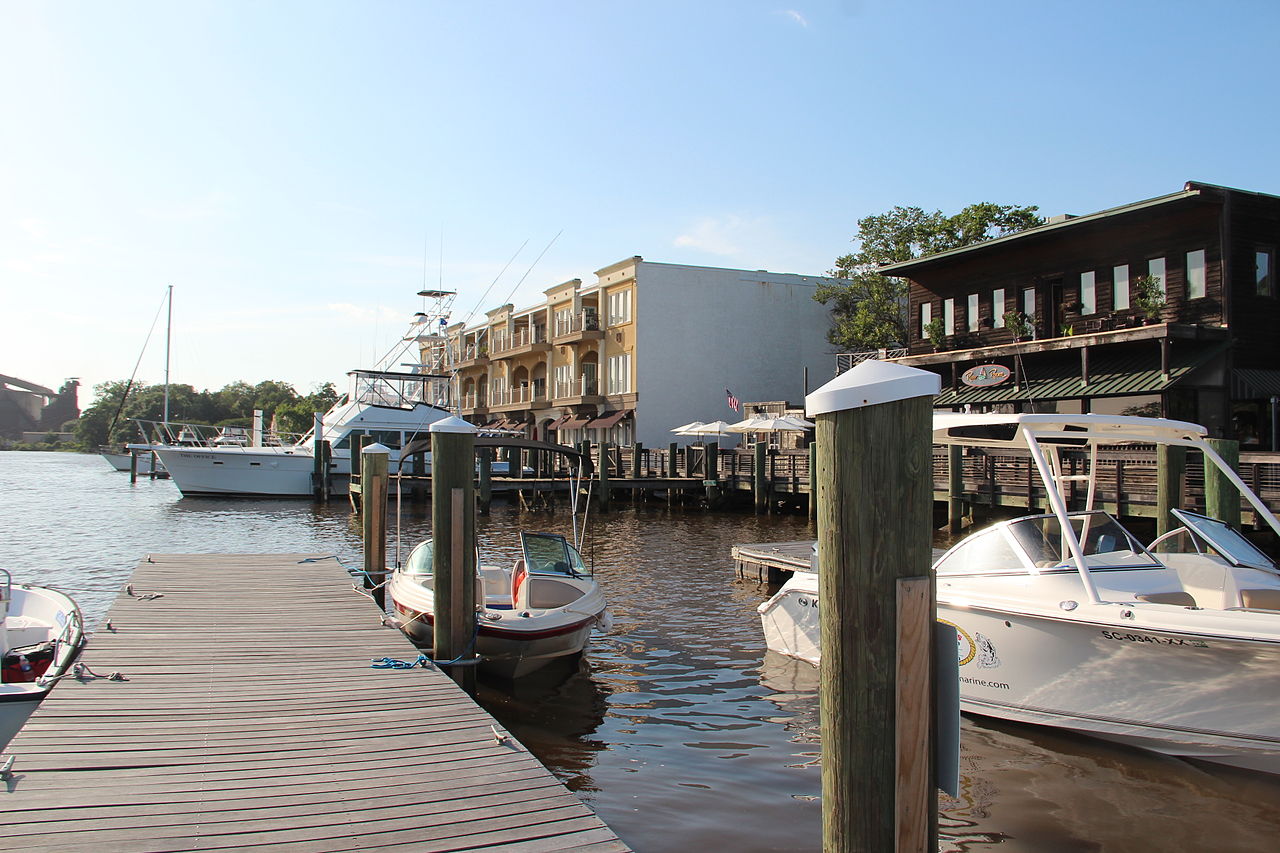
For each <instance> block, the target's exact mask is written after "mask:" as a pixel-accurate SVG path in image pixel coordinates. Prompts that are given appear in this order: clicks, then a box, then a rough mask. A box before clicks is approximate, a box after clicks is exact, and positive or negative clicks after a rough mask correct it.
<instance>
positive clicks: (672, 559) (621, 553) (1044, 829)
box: [0, 452, 1280, 853]
mask: <svg viewBox="0 0 1280 853" xmlns="http://www.w3.org/2000/svg"><path fill="white" fill-rule="evenodd" d="M428 516H429V513H428V511H427V509H426V508H425V507H419V508H413V509H409V508H407V507H406V511H405V517H404V520H403V530H404V535H403V541H405V542H406V543H413V542H416V541H417V540H418V539H419V538H420V537H421V536H423V535H424V534H425V533H426V532H427V529H428V526H429V517H428ZM0 520H2V523H3V533H0V567H3V568H6V569H9V570H10V571H12V572H13V573H14V575H15V579H18V580H29V581H35V582H39V583H48V584H52V585H56V586H59V587H62V588H64V589H66V590H68V591H69V592H71V593H72V594H73V595H74V596H75V597H76V598H77V600H78V601H79V602H80V604H81V606H82V607H83V608H84V610H85V611H86V615H87V617H88V620H89V623H90V624H91V625H93V624H96V623H98V622H99V620H101V618H102V617H103V616H104V615H105V614H106V612H107V608H108V607H109V606H110V603H111V601H112V600H113V599H114V598H115V595H116V593H117V591H118V589H119V587H120V585H121V584H123V583H124V581H125V580H126V579H127V578H128V577H129V574H130V572H131V571H132V569H133V567H134V565H135V564H136V563H137V562H138V561H139V559H141V558H143V557H144V556H145V555H146V553H147V552H150V551H154V552H167V553H195V552H227V553H231V552H240V553H245V552H272V551H292V552H299V551H304V552H318V553H326V554H336V555H338V557H339V558H340V559H341V560H342V561H343V562H345V563H347V564H348V565H358V563H359V553H360V545H359V539H358V537H357V535H356V528H355V527H354V526H353V524H352V520H351V516H350V512H349V510H348V507H347V505H346V504H345V503H343V502H340V501H335V502H334V503H331V504H329V505H327V506H325V505H316V504H312V503H311V502H309V501H238V500H206V499H188V498H181V497H180V496H179V494H178V492H177V490H176V489H175V488H174V486H173V485H172V484H171V483H169V482H167V481H154V482H153V481H148V480H141V481H139V482H138V483H137V484H136V485H134V486H130V485H129V481H128V475H127V474H121V473H117V472H115V471H113V470H111V468H110V467H109V466H108V465H107V463H106V462H105V461H103V460H102V459H100V458H99V457H96V456H80V455H74V454H55V453H12V452H10V453H0ZM522 526H525V527H527V528H529V529H541V530H552V531H558V532H563V533H566V534H568V533H569V518H568V513H567V512H565V511H563V510H561V511H558V512H557V513H555V514H554V515H553V514H549V513H525V514H523V515H521V514H519V513H517V512H515V511H514V510H513V509H512V508H510V507H504V506H498V505H495V508H494V512H493V514H492V515H491V516H489V517H487V518H482V519H480V523H479V525H478V533H479V536H480V537H481V543H482V551H484V552H486V553H487V552H488V547H487V546H488V545H489V544H490V543H493V544H496V545H500V546H502V548H501V549H499V550H505V551H506V552H507V553H511V549H512V546H513V543H514V540H515V537H516V533H517V532H518V530H519V529H520V528H521V527H522ZM812 536H813V533H812V532H811V531H810V529H809V527H808V525H807V523H806V522H805V521H804V519H801V518H795V517H781V518H778V517H770V518H763V519H758V518H756V517H754V516H752V515H741V514H734V515H727V514H708V513H703V512H701V511H697V510H675V511H669V510H668V509H667V508H666V506H665V504H658V505H651V506H642V507H639V508H636V509H632V508H628V507H625V506H624V507H623V508H622V509H620V510H617V511H615V512H613V513H611V514H610V515H608V516H603V517H601V516H595V517H593V518H592V523H591V528H590V534H589V538H588V544H587V546H586V548H585V549H584V550H585V551H586V552H587V554H588V557H589V558H593V559H594V563H595V567H596V576H597V578H598V579H599V581H600V582H601V584H602V585H603V587H604V588H605V594H606V595H607V596H608V599H609V601H610V605H611V607H612V609H613V613H614V627H613V630H612V632H611V633H610V634H608V635H607V636H597V637H596V638H595V640H594V641H593V643H592V645H591V646H590V648H589V651H588V658H587V660H586V661H585V662H584V663H583V665H582V666H581V667H580V668H579V669H578V670H577V671H574V672H559V673H554V672H553V673H547V674H546V677H544V678H539V679H538V680H537V681H535V682H533V683H523V682H522V683H519V684H518V685H517V686H511V685H507V686H502V685H495V684H489V685H485V686H484V689H483V691H482V694H481V700H482V701H483V703H484V704H485V705H486V707H487V708H488V709H489V710H490V711H491V712H492V713H493V714H494V715H495V716H497V717H498V718H499V719H500V720H501V721H502V722H503V724H504V725H505V726H506V727H507V728H508V729H509V730H510V731H511V732H512V733H513V734H515V735H516V736H517V737H519V738H520V740H521V741H523V742H524V743H525V744H526V745H527V746H528V747H529V748H530V749H531V750H533V751H534V753H536V754H537V755H538V756H539V757H540V758H541V759H542V761H543V762H544V763H546V764H547V766H548V767H550V768H551V769H552V771H553V772H555V774H556V775H557V776H558V777H559V778H560V779H562V780H563V781H564V782H565V783H566V784H567V785H568V786H569V787H570V788H572V789H573V790H574V791H576V792H577V793H578V795H579V796H580V797H582V799H583V800H585V801H586V802H587V803H588V804H590V805H591V807H592V808H594V809H595V810H596V811H597V812H598V813H599V815H600V816H601V817H602V818H603V819H604V820H605V821H606V822H607V823H608V824H609V825H610V826H611V827H613V829H614V830H615V831H616V832H617V833H618V834H619V835H620V836H621V837H622V838H623V839H624V840H626V841H627V842H628V843H629V844H631V845H632V846H633V847H634V848H635V849H636V850H638V851H641V853H649V851H689V850H716V851H720V850H724V851H764V850H795V851H810V850H812V851H816V850H819V849H820V847H821V826H820V818H821V805H820V802H819V799H818V796H819V792H820V789H821V780H820V772H821V771H820V766H819V759H820V754H821V750H820V747H819V739H818V697H817V676H816V672H815V671H814V670H813V669H812V668H811V667H810V666H808V665H807V664H804V663H799V662H797V661H792V660H789V659H787V658H783V657H780V656H777V655H774V654H772V653H769V652H766V651H765V649H764V638H763V636H762V634H761V631H760V624H759V621H758V618H757V617H756V614H755V607H756V605H757V604H759V603H760V601H762V600H763V599H764V597H765V596H766V595H767V592H768V591H767V590H766V589H765V588H763V587H761V586H759V585H757V584H756V583H754V582H748V581H742V580H737V579H735V576H734V571H733V563H732V560H731V559H730V557H729V549H730V548H731V547H732V546H733V545H734V544H737V543H747V542H766V541H788V540H795V539H807V538H812ZM962 750H963V752H962V756H961V771H962V774H963V776H962V780H961V785H962V792H961V797H960V798H959V799H958V800H952V799H950V798H945V797H944V798H943V799H942V800H941V801H940V806H941V809H942V811H941V815H940V823H941V826H942V834H943V840H942V849H943V850H950V851H981V850H1000V851H1009V852H1010V853H1012V851H1019V853H1021V851H1027V853H1031V851H1035V853H1056V852H1057V851H1063V853H1065V851H1116V853H1126V852H1127V851H1135V853H1137V852H1138V851H1142V852H1143V853H1145V851H1152V850H1160V851H1241V852H1242V853H1244V851H1271V850H1274V849H1275V848H1276V838H1277V834H1278V833H1280V779H1275V778H1272V777H1268V776H1261V775H1255V774H1250V773H1246V772H1244V771H1232V770H1229V769H1224V768H1217V767H1214V766H1211V765H1192V764H1188V763H1185V762H1181V761H1177V760H1174V759H1169V758H1162V757H1159V756H1155V755H1151V754H1147V753H1142V752H1138V751H1135V750H1129V749H1124V748H1121V747H1117V746H1111V745H1108V744H1105V743H1101V742H1096V741H1091V740H1087V739H1083V738H1077V737H1071V736H1067V735H1063V734H1058V733H1054V732H1052V731H1047V730H1042V729H1038V728H1034V727H1024V726H1013V725H1005V724H999V723H994V722H990V721H980V720H977V719H969V718H966V719H965V720H964V723H963V739H962Z"/></svg>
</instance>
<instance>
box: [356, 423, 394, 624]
mask: <svg viewBox="0 0 1280 853" xmlns="http://www.w3.org/2000/svg"><path fill="white" fill-rule="evenodd" d="M390 452H391V451H390V450H389V449H388V448H386V447H384V446H382V445H381V444H371V445H369V446H368V447H365V448H362V449H361V452H360V457H361V471H362V472H363V473H362V475H361V477H360V530H361V534H362V536H363V538H364V588H365V589H367V590H369V592H370V593H371V594H372V595H373V600H374V601H375V602H377V604H378V609H380V610H385V609H386V606H387V601H386V587H385V586H384V585H383V583H384V582H385V581H386V579H387V460H388V458H389V457H390Z"/></svg>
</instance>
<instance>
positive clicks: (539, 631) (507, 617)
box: [388, 567, 610, 678]
mask: <svg viewBox="0 0 1280 853" xmlns="http://www.w3.org/2000/svg"><path fill="white" fill-rule="evenodd" d="M489 573H503V570H502V569H497V568H492V567H490V568H487V569H486V574H489ZM538 580H539V579H538V578H536V577H533V578H531V579H530V581H529V582H530V583H537V582H538ZM552 582H553V583H554V582H556V581H552ZM388 597H389V598H390V599H391V602H392V604H393V606H394V608H395V611H396V615H397V616H398V617H399V619H400V627H401V630H403V631H404V633H405V634H407V635H408V636H409V638H410V639H412V640H413V642H414V643H415V644H416V645H417V646H419V647H420V648H423V649H432V648H433V645H434V642H435V638H434V637H433V631H434V625H433V620H432V614H433V613H434V610H435V593H434V591H433V590H432V589H431V588H430V587H429V586H425V585H422V584H419V583H414V582H412V581H410V580H408V579H407V578H406V577H405V576H403V575H401V574H400V573H396V574H394V575H393V576H392V579H391V582H390V584H388ZM495 597H496V596H495ZM507 601H508V602H509V601H510V598H509V596H508V597H507ZM609 621H610V618H609V611H608V607H607V606H606V604H605V600H604V595H603V594H602V593H601V592H600V591H599V589H598V588H596V587H595V585H594V583H592V584H591V589H590V590H588V591H587V592H586V593H585V594H583V595H582V596H581V597H580V598H578V599H577V600H576V601H574V602H573V603H572V604H571V605H570V606H566V607H563V608H555V609H548V610H526V611H516V610H513V609H512V608H511V606H510V604H506V605H505V606H500V605H498V604H496V603H489V604H486V606H485V607H484V608H483V609H482V610H481V611H480V613H479V619H478V625H477V632H476V648H475V652H476V654H477V655H478V656H479V657H480V658H481V662H480V669H481V670H482V671H483V672H485V673H487V674H489V675H494V676H497V677H500V678H520V677H521V676H524V675H528V674H529V673H531V672H535V671H537V670H539V669H541V668H542V667H544V666H546V665H547V664H549V663H551V662H552V661H553V660H556V659H558V658H564V657H569V656H571V655H577V654H580V653H581V652H582V650H583V649H584V648H585V647H586V645H587V641H588V640H589V639H590V637H591V631H592V629H593V628H595V627H596V626H597V625H599V626H602V627H604V628H605V629H606V630H607V627H608V624H609Z"/></svg>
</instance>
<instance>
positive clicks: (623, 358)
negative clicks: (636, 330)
mask: <svg viewBox="0 0 1280 853" xmlns="http://www.w3.org/2000/svg"><path fill="white" fill-rule="evenodd" d="M608 381H609V386H608V390H606V391H605V393H606V394H626V393H628V392H630V391H631V353H629V352H624V353H622V354H621V355H611V356H609V380H608Z"/></svg>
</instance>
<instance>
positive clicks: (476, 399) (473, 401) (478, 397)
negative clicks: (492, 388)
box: [462, 391, 489, 409]
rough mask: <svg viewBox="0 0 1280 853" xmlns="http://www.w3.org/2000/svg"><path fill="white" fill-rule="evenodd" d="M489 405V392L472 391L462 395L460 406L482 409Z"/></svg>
mask: <svg viewBox="0 0 1280 853" xmlns="http://www.w3.org/2000/svg"><path fill="white" fill-rule="evenodd" d="M488 405H489V394H488V393H487V392H485V393H476V392H474V391H473V392H472V393H470V394H463V395H462V408H464V409H483V408H485V407H487V406H488Z"/></svg>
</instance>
